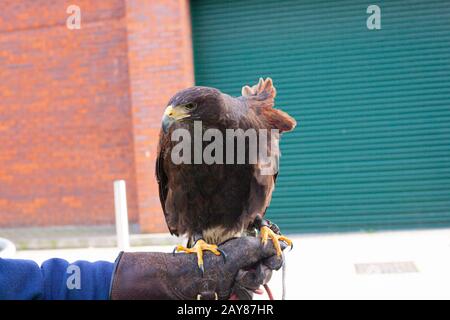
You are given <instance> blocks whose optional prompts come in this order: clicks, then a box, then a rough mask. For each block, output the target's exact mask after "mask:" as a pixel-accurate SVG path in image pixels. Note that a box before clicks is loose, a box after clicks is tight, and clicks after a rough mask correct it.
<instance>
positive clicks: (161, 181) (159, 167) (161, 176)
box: [155, 131, 178, 236]
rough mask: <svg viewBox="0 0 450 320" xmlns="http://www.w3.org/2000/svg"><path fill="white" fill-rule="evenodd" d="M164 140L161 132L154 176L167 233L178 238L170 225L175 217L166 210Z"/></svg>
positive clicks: (166, 183)
mask: <svg viewBox="0 0 450 320" xmlns="http://www.w3.org/2000/svg"><path fill="white" fill-rule="evenodd" d="M166 139H167V137H166V136H165V135H164V133H163V132H162V131H161V134H160V139H159V145H158V153H157V157H156V166H155V174H156V181H157V182H158V187H159V200H160V202H161V207H162V209H163V213H164V218H165V219H166V224H167V227H168V228H169V231H170V233H171V234H175V235H177V236H178V231H177V229H176V226H175V225H174V224H173V223H172V221H174V220H175V219H174V218H175V217H172V216H171V213H169V212H168V211H167V210H166V199H167V194H168V192H169V185H168V179H167V174H166V172H165V170H164V156H165V145H166V143H167V141H166Z"/></svg>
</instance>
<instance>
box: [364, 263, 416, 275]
mask: <svg viewBox="0 0 450 320" xmlns="http://www.w3.org/2000/svg"><path fill="white" fill-rule="evenodd" d="M355 271H356V273H357V274H393V273H394V274H395V273H415V272H419V269H417V266H416V264H415V263H414V262H412V261H405V262H383V263H357V264H355Z"/></svg>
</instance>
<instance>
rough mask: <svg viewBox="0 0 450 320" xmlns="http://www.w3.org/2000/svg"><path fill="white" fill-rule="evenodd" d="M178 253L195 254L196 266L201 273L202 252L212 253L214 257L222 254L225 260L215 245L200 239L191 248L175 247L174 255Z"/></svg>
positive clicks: (202, 268)
mask: <svg viewBox="0 0 450 320" xmlns="http://www.w3.org/2000/svg"><path fill="white" fill-rule="evenodd" d="M180 251H182V252H185V253H196V254H197V264H198V267H199V268H200V270H202V272H204V271H205V269H204V267H203V251H210V252H212V253H214V254H215V255H216V256H220V255H221V254H222V255H223V256H224V259H225V258H226V256H225V254H224V252H223V251H222V250H220V249H219V248H218V247H217V245H215V244H209V243H206V242H205V241H204V240H202V239H200V240H198V241H197V242H196V243H195V245H194V246H193V247H192V248H186V247H183V246H180V245H178V246H176V247H175V250H174V253H175V252H180Z"/></svg>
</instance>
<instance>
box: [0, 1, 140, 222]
mask: <svg viewBox="0 0 450 320" xmlns="http://www.w3.org/2000/svg"><path fill="white" fill-rule="evenodd" d="M72 3H73V1H53V0H46V1H44V0H40V1H36V0H28V1H16V0H6V1H5V0H3V1H2V8H1V9H0V79H1V81H0V110H1V113H0V146H1V152H0V226H29V225H33V226H35V225H74V224H104V223H113V222H114V205H113V184H112V183H113V180H115V179H125V180H126V181H127V187H128V203H129V214H130V218H131V221H133V222H137V220H138V212H137V200H136V184H135V172H134V158H133V152H134V151H133V135H132V121H131V103H130V97H129V79H128V57H127V32H126V24H125V4H124V3H123V1H118V0H115V1H113V0H109V1H89V0H85V1H80V0H77V1H76V3H77V5H79V6H80V7H81V9H82V29H81V30H73V31H71V30H68V29H67V28H66V18H67V16H68V15H67V13H66V8H67V6H68V5H69V4H72Z"/></svg>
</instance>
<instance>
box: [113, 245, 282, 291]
mask: <svg viewBox="0 0 450 320" xmlns="http://www.w3.org/2000/svg"><path fill="white" fill-rule="evenodd" d="M219 248H220V249H222V250H223V251H224V252H226V253H227V259H226V261H225V262H224V260H223V259H222V257H221V256H216V255H214V254H211V253H208V254H205V256H204V259H205V260H204V263H205V268H206V270H205V272H204V274H203V275H202V272H201V270H200V269H199V268H198V266H197V260H196V257H195V256H193V255H187V254H171V253H160V252H148V253H145V252H141V253H139V252H136V253H128V252H125V253H121V255H119V257H118V258H117V260H116V267H115V272H114V275H113V280H112V285H111V293H110V298H111V299H113V300H119V299H124V300H133V299H159V300H166V299H183V300H195V299H206V300H213V299H221V300H222V299H228V298H229V297H230V295H231V293H232V292H234V293H237V292H236V290H234V285H235V284H237V286H238V290H237V291H238V292H241V291H242V288H246V289H249V290H253V288H256V287H259V285H261V284H263V282H264V281H266V280H267V279H266V277H265V275H267V270H268V269H270V270H271V268H274V269H276V268H279V267H281V264H282V263H281V262H280V260H281V258H280V257H277V256H276V251H275V249H274V247H273V245H272V244H271V243H267V244H266V245H263V244H262V243H261V239H259V238H258V237H242V238H234V239H230V240H228V241H226V242H225V243H223V244H221V245H220V246H219ZM276 259H278V260H279V261H278V262H277V263H274V261H275V260H276ZM263 261H266V264H261V263H262V262H263ZM259 265H264V271H263V272H262V273H261V270H262V269H258V268H260V267H259ZM252 268H253V269H252ZM248 270H259V271H258V272H249V271H248ZM240 271H241V273H239V272H240ZM238 275H239V279H237V281H236V278H237V276H238ZM261 275H264V276H261ZM239 290H241V291H239ZM238 296H239V295H238ZM242 297H244V296H242Z"/></svg>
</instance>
